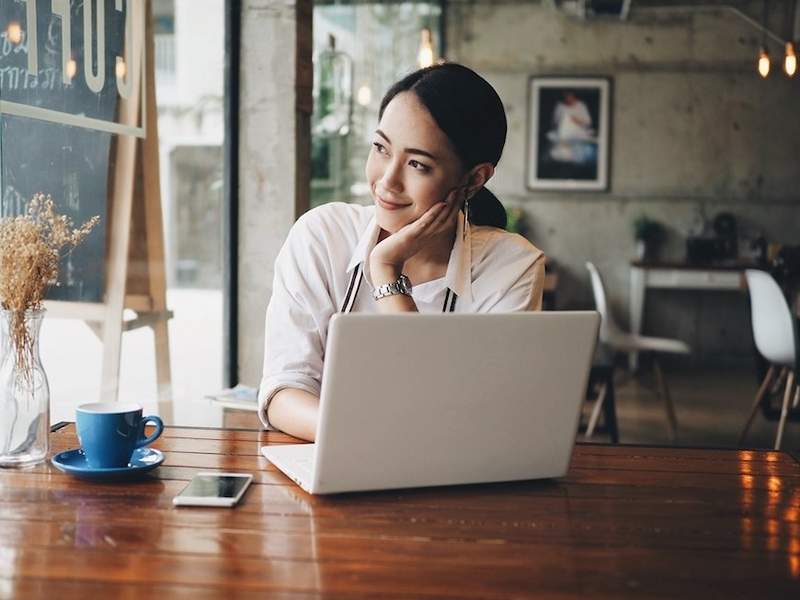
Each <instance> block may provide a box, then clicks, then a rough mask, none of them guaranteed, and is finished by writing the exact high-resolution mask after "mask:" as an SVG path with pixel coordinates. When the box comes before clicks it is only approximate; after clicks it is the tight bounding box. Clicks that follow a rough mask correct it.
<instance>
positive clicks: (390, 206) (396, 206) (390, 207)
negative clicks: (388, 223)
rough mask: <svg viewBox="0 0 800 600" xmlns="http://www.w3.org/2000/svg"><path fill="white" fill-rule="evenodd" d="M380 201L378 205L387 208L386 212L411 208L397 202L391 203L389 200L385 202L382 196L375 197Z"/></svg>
mask: <svg viewBox="0 0 800 600" xmlns="http://www.w3.org/2000/svg"><path fill="white" fill-rule="evenodd" d="M375 197H376V198H377V199H378V204H379V205H380V207H381V208H385V209H386V210H400V209H401V208H406V207H407V206H411V205H410V204H398V203H397V202H389V201H388V200H384V199H383V198H381V197H380V196H375Z"/></svg>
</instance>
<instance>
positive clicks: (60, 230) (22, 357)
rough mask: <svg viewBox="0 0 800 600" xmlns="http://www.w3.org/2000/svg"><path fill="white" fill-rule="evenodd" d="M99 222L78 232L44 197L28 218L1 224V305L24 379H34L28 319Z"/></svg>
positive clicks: (31, 208)
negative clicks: (64, 262) (69, 257)
mask: <svg viewBox="0 0 800 600" xmlns="http://www.w3.org/2000/svg"><path fill="white" fill-rule="evenodd" d="M99 220H100V217H92V218H91V219H89V220H88V221H86V223H84V224H83V225H81V226H80V227H77V228H75V227H73V224H72V220H71V219H70V218H69V217H67V216H66V215H59V214H58V213H56V211H55V205H54V203H53V199H52V198H51V197H50V196H45V195H44V194H36V195H34V197H33V198H32V199H31V201H30V203H29V204H28V213H27V214H26V215H22V216H18V217H6V218H2V219H0V303H2V307H3V309H5V310H7V311H9V312H10V313H11V322H10V324H9V330H10V331H9V335H10V336H11V342H12V345H13V347H14V351H15V353H16V361H17V363H16V366H17V369H19V371H20V372H21V373H22V375H23V376H24V377H27V378H30V377H31V375H32V372H31V367H32V363H33V339H32V338H31V334H30V331H29V330H28V328H27V327H26V325H25V316H26V313H29V312H33V311H37V310H41V308H42V300H43V299H44V295H45V293H46V292H47V289H48V288H49V287H50V286H51V285H57V281H58V264H59V261H60V260H61V258H63V257H64V256H66V255H67V254H68V253H69V252H71V251H72V250H73V249H74V248H75V247H76V246H77V245H78V244H80V243H81V242H82V241H83V240H84V238H86V236H87V235H89V232H91V230H92V229H93V228H94V226H95V225H96V224H97V223H98V221H99Z"/></svg>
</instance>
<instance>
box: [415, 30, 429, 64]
mask: <svg viewBox="0 0 800 600" xmlns="http://www.w3.org/2000/svg"><path fill="white" fill-rule="evenodd" d="M417 62H418V63H419V67H420V69H424V68H425V67H430V66H431V65H432V64H433V36H432V34H431V30H430V29H428V28H427V27H423V28H422V32H421V37H420V42H419V52H418V53H417Z"/></svg>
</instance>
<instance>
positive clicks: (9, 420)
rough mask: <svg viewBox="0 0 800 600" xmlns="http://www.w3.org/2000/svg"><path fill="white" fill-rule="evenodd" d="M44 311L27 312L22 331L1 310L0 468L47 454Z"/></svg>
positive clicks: (33, 461) (37, 459)
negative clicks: (41, 349) (42, 355)
mask: <svg viewBox="0 0 800 600" xmlns="http://www.w3.org/2000/svg"><path fill="white" fill-rule="evenodd" d="M44 312H45V311H44V310H37V311H27V312H26V313H25V317H24V331H23V330H22V329H21V324H20V325H18V326H17V328H16V330H15V328H14V323H13V316H14V313H13V312H11V311H8V310H0V336H1V339H0V343H1V344H2V346H0V350H1V351H2V356H0V467H26V466H30V465H34V464H36V463H39V462H42V461H43V460H44V459H45V458H46V457H47V451H48V449H49V433H50V386H49V385H48V383H47V375H45V372H44V369H43V368H42V361H41V358H40V357H39V331H40V329H41V327H42V319H43V318H44ZM23 340H24V341H23Z"/></svg>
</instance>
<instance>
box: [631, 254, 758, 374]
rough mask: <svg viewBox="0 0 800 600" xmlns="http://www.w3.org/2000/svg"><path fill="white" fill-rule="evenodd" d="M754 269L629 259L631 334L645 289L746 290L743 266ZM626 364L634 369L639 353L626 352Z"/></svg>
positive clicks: (640, 312)
mask: <svg viewBox="0 0 800 600" xmlns="http://www.w3.org/2000/svg"><path fill="white" fill-rule="evenodd" d="M749 268H756V265H754V264H751V263H734V264H729V265H707V266H703V265H691V264H687V263H683V262H658V263H656V262H644V261H632V262H631V283H630V306H629V310H630V324H631V333H634V334H637V335H638V334H640V333H641V332H642V322H643V321H644V301H645V293H646V291H647V288H655V289H659V288H660V289H672V290H699V291H703V290H723V291H739V292H744V291H746V290H747V283H746V281H745V278H744V271H745V269H749ZM628 365H629V367H630V369H631V371H635V370H636V369H637V367H638V365H639V353H638V352H629V353H628Z"/></svg>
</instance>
